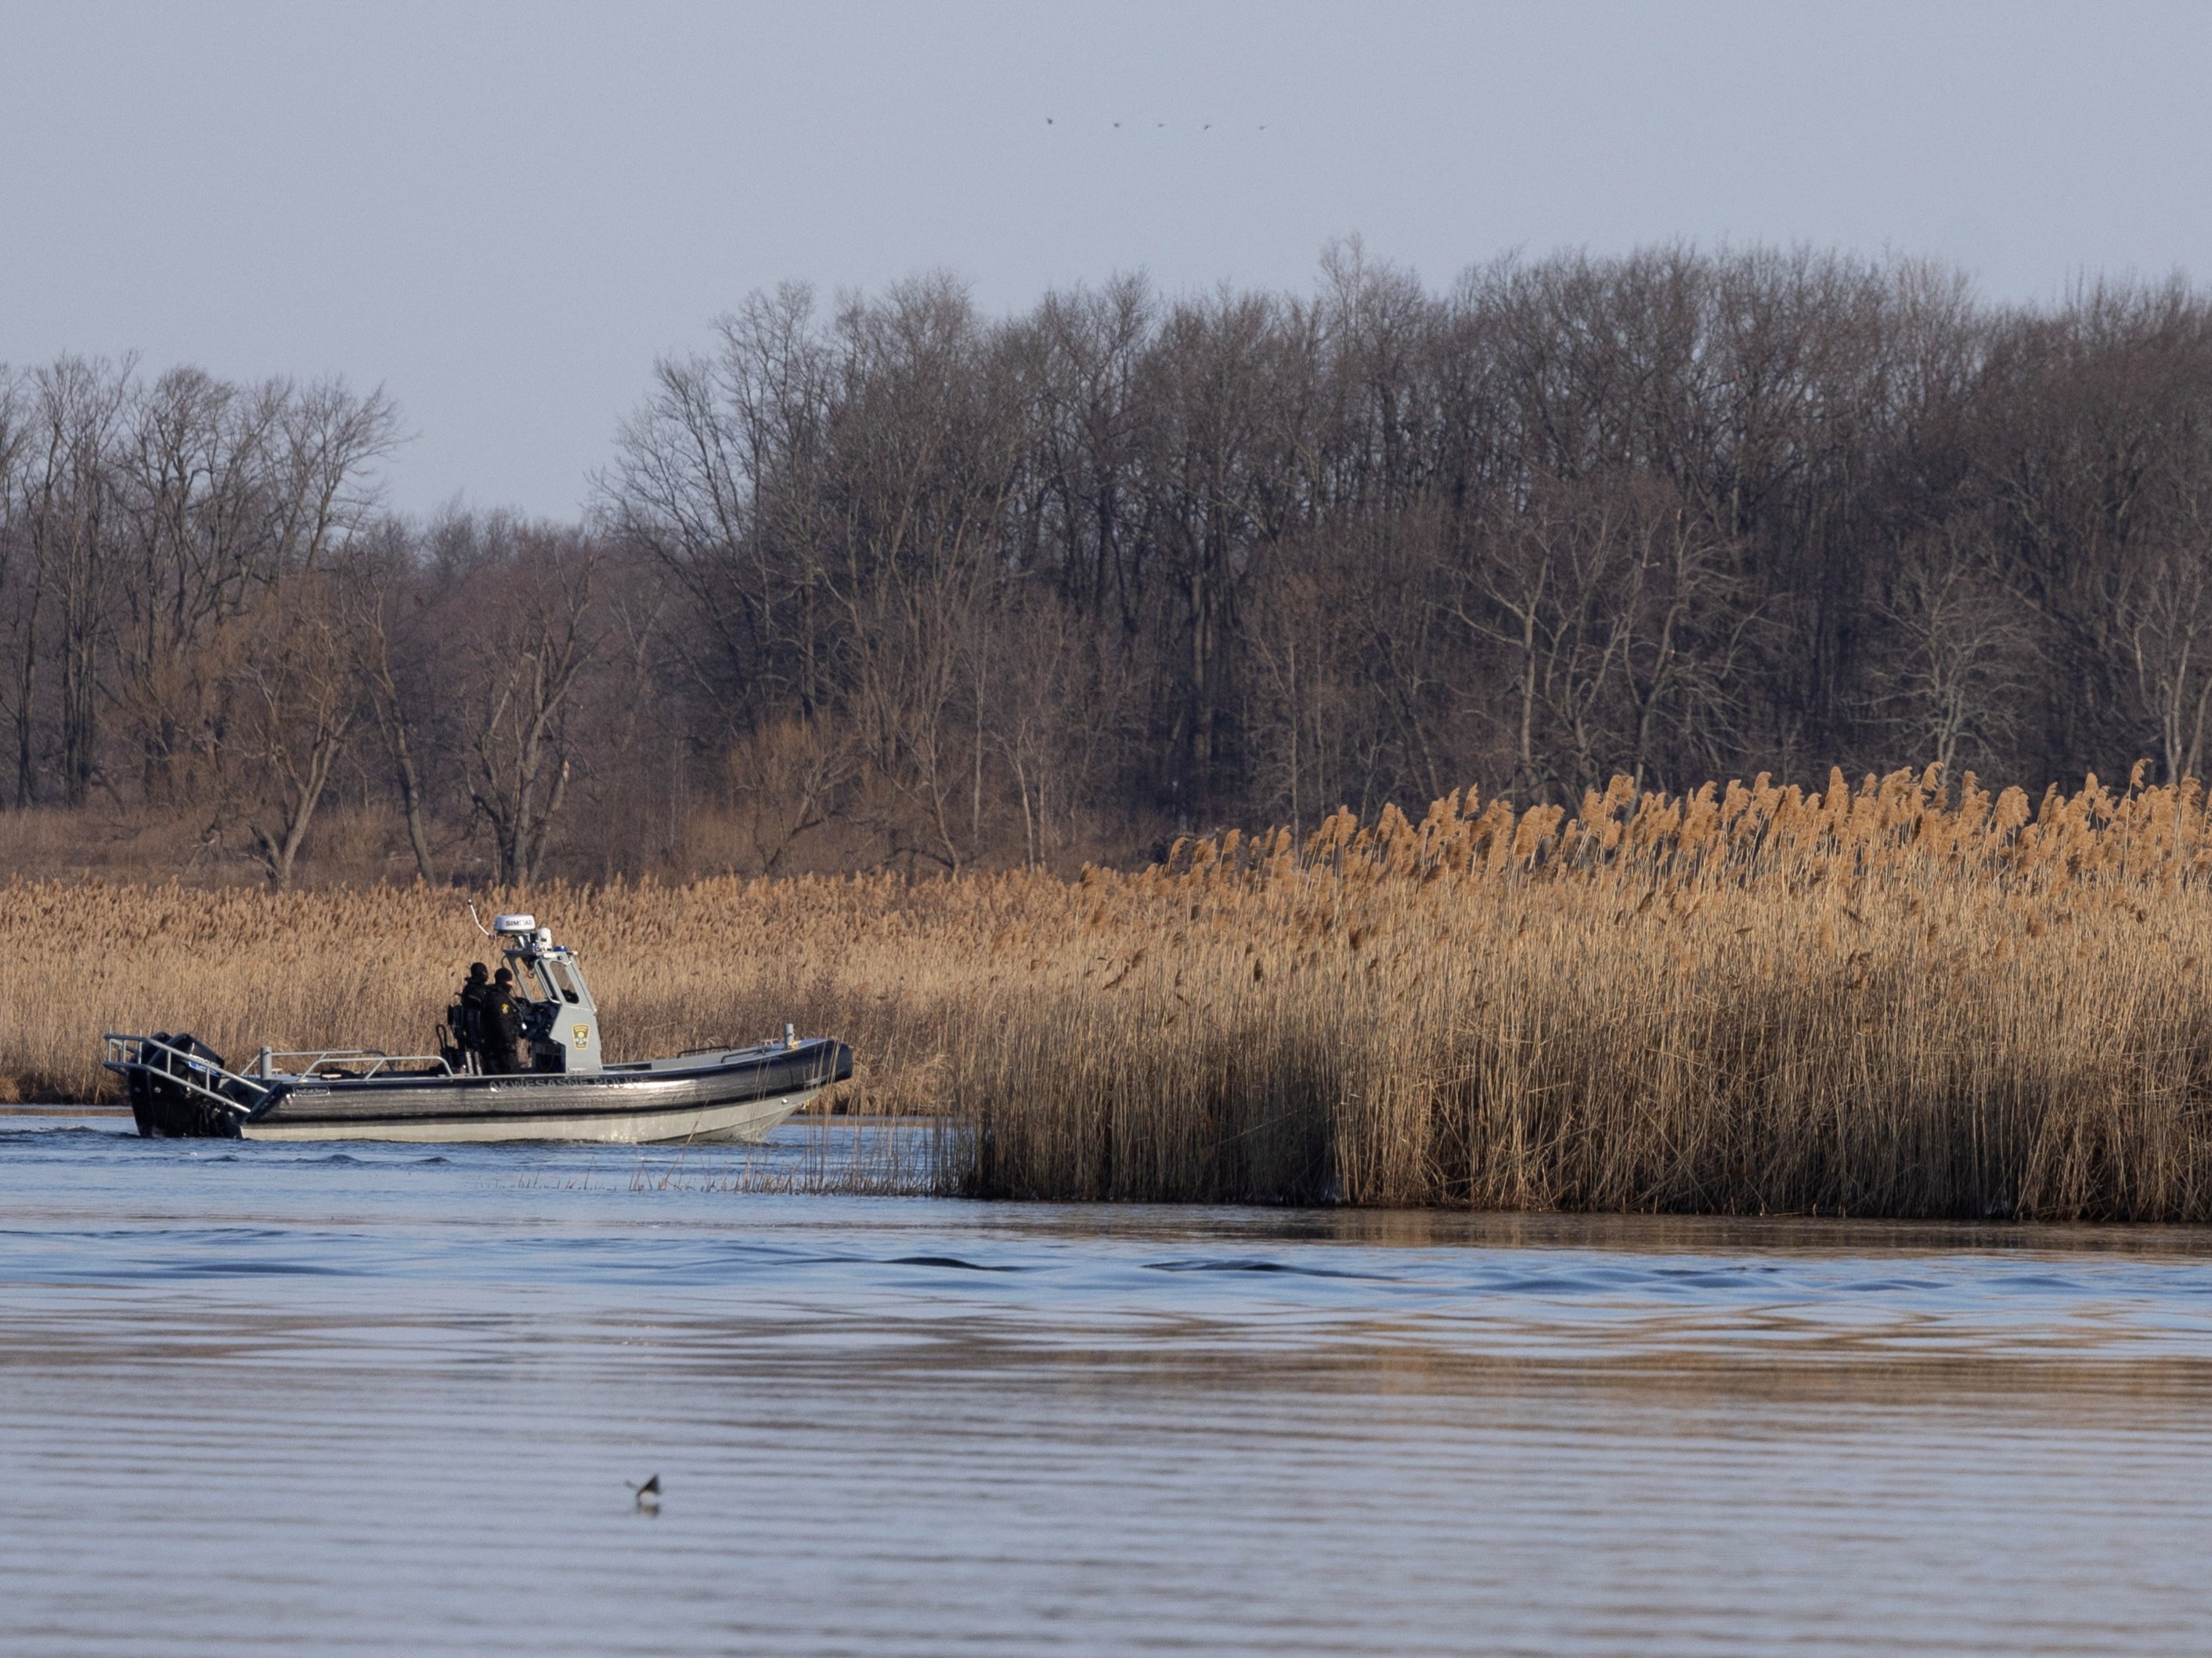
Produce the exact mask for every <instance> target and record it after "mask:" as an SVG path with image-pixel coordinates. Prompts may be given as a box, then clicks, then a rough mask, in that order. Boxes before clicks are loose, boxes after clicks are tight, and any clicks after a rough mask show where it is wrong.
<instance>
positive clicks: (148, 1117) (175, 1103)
mask: <svg viewBox="0 0 2212 1658" xmlns="http://www.w3.org/2000/svg"><path fill="white" fill-rule="evenodd" d="M157 1044H158V1045H157ZM138 1057H139V1059H140V1060H142V1061H143V1065H144V1066H146V1067H147V1068H146V1069H143V1070H134V1071H133V1072H131V1084H130V1090H131V1121H134V1122H136V1123H137V1125H138V1132H139V1133H140V1134H142V1135H143V1136H144V1137H146V1138H147V1139H156V1138H160V1139H210V1138H213V1139H237V1138H238V1121H239V1120H238V1114H236V1113H234V1112H230V1111H226V1110H224V1109H223V1108H222V1107H221V1106H219V1105H217V1104H216V1102H214V1101H212V1100H210V1099H207V1098H205V1097H204V1096H201V1095H199V1094H196V1093H194V1092H193V1091H192V1090H191V1089H188V1088H185V1087H184V1086H182V1085H181V1084H179V1083H178V1082H172V1081H170V1080H169V1078H172V1077H175V1078H189V1079H190V1080H191V1081H193V1082H196V1083H197V1084H199V1085H200V1086H202V1087H207V1086H209V1085H210V1084H212V1083H214V1082H215V1080H216V1078H218V1077H220V1076H221V1075H222V1072H223V1071H224V1069H225V1067H224V1066H223V1063H222V1055H220V1054H217V1053H216V1051H215V1050H214V1049H213V1048H210V1047H209V1046H208V1045H207V1044H206V1043H205V1042H201V1041H199V1040H198V1039H197V1037H195V1036H194V1035H192V1034H191V1032H190V1031H179V1033H178V1034H177V1035H173V1036H172V1035H167V1033H165V1032H162V1031H158V1030H157V1031H155V1033H154V1038H153V1041H152V1042H148V1043H146V1044H145V1045H144V1047H143V1048H142V1049H141V1050H140V1052H139V1055H138ZM192 1060H208V1061H210V1064H211V1065H212V1066H213V1070H212V1071H211V1072H195V1070H194V1068H193V1066H192V1063H191V1062H192Z"/></svg>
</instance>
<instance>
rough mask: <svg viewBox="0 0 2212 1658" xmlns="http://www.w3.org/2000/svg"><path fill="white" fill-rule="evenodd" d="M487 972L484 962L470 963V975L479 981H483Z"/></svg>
mask: <svg viewBox="0 0 2212 1658" xmlns="http://www.w3.org/2000/svg"><path fill="white" fill-rule="evenodd" d="M485 972H486V969H485V967H484V964H483V963H482V962H471V963H469V977H471V979H474V980H477V981H478V982H482V981H483V976H484V974H485Z"/></svg>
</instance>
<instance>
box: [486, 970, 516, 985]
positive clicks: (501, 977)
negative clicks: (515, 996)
mask: <svg viewBox="0 0 2212 1658" xmlns="http://www.w3.org/2000/svg"><path fill="white" fill-rule="evenodd" d="M491 976H492V978H493V979H494V980H495V981H496V982H498V983H500V984H503V985H511V984H513V982H514V975H513V974H512V973H509V972H508V971H507V969H505V968H501V969H500V970H499V971H498V972H496V973H495V974H493V975H491Z"/></svg>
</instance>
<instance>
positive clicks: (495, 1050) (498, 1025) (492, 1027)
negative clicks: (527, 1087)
mask: <svg viewBox="0 0 2212 1658" xmlns="http://www.w3.org/2000/svg"><path fill="white" fill-rule="evenodd" d="M483 1028H484V1049H483V1055H484V1058H483V1068H484V1071H485V1072H486V1073H487V1074H488V1075H490V1076H495V1077H496V1076H504V1075H507V1073H509V1072H513V1071H516V1070H519V1069H520V1066H517V1065H516V1064H515V1062H514V1043H515V1039H516V1038H517V1037H519V1036H520V1035H522V1008H521V1005H520V1004H519V1003H517V1002H516V1000H515V999H514V975H513V974H512V973H510V972H508V971H507V969H505V968H501V969H500V970H499V971H498V972H497V973H495V974H494V975H492V984H491V988H490V990H489V991H488V992H487V993H485V995H484V999H483Z"/></svg>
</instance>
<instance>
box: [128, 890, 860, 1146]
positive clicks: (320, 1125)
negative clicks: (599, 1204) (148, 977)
mask: <svg viewBox="0 0 2212 1658" xmlns="http://www.w3.org/2000/svg"><path fill="white" fill-rule="evenodd" d="M491 930H492V932H493V934H494V935H495V937H496V938H498V939H499V940H500V941H501V955H502V956H504V957H505V958H506V961H507V969H508V971H509V972H510V973H511V975H512V976H513V984H512V987H511V989H512V993H513V1005H514V1009H515V1011H516V1013H517V1014H518V1015H519V1023H520V1051H519V1052H516V1053H514V1054H513V1060H514V1064H515V1065H516V1066H517V1067H518V1068H515V1069H507V1068H504V1067H503V1066H502V1068H501V1069H499V1070H496V1071H494V1070H491V1069H489V1067H487V1066H485V1065H484V1064H483V1046H484V1044H483V1042H482V1041H481V1039H480V1038H479V1037H478V1036H477V1031H478V1030H479V1029H480V1025H479V1023H478V1018H477V1017H472V1016H471V1013H470V1012H468V1011H465V1010H464V1008H462V1007H456V1008H454V1009H453V1010H452V1011H450V1012H449V1013H448V1014H447V1029H448V1032H449V1033H450V1037H451V1039H450V1040H447V1038H446V1037H444V1036H441V1041H440V1043H439V1051H438V1052H437V1053H435V1054H412V1055H398V1056H395V1055H392V1054H381V1053H376V1052H374V1051H369V1050H365V1049H359V1048H330V1049H325V1050H321V1051H319V1052H309V1053H279V1052H276V1050H274V1049H271V1048H263V1049H262V1050H261V1051H260V1053H259V1054H258V1056H257V1057H256V1058H255V1059H254V1060H253V1061H252V1064H251V1065H250V1066H248V1067H247V1068H246V1069H245V1070H243V1071H234V1070H232V1069H231V1068H230V1067H229V1066H227V1065H226V1064H225V1063H224V1062H223V1060H222V1057H221V1056H220V1055H218V1054H216V1053H214V1052H213V1051H212V1050H211V1049H210V1048H207V1047H206V1046H205V1045H204V1043H201V1042H197V1041H195V1040H194V1039H193V1038H192V1037H191V1035H185V1034H179V1035H171V1034H169V1033H167V1032H166V1031H157V1032H155V1033H154V1034H153V1035H130V1034H126V1033H118V1032H115V1031H110V1032H108V1033H107V1035H106V1042H107V1055H106V1059H104V1060H102V1061H101V1063H102V1064H103V1065H104V1066H106V1068H107V1069H108V1070H110V1071H112V1072H117V1073H118V1075H120V1076H121V1077H122V1078H124V1079H125V1084H126V1086H127V1087H128V1089H129V1090H130V1096H131V1115H132V1116H133V1117H134V1118H135V1119H136V1120H137V1124H138V1132H139V1133H141V1134H145V1135H149V1136H151V1135H162V1136H213V1137H219V1138H222V1139H256V1140H368V1139H374V1140H418V1141H439V1142H453V1141H464V1140H467V1141H476V1140H600V1141H606V1142H611V1143H613V1144H617V1145H644V1144H650V1143H657V1142H664V1141H691V1140H757V1139H761V1138H762V1137H763V1136H764V1135H765V1134H767V1133H768V1132H769V1130H770V1129H772V1128H774V1127H775V1126H776V1125H777V1124H778V1123H780V1122H781V1121H783V1120H784V1119H785V1118H786V1117H787V1116H789V1115H790V1114H792V1113H793V1112H794V1111H796V1110H798V1109H799V1108H800V1107H801V1106H804V1105H805V1104H806V1103H807V1102H809V1101H811V1100H812V1099H813V1098H814V1096H816V1095H817V1094H818V1093H820V1092H821V1091H822V1090H823V1089H824V1088H827V1087H828V1086H829V1084H832V1083H835V1082H842V1081H843V1080H844V1079H845V1078H848V1077H849V1076H851V1075H852V1074H853V1050H852V1049H851V1048H848V1047H847V1046H846V1045H845V1044H844V1043H843V1042H835V1041H831V1040H829V1039H828V1038H825V1037H816V1038H811V1039H808V1040H801V1039H800V1038H799V1036H798V1035H796V1034H795V1033H794V1032H793V1029H792V1028H791V1027H790V1026H789V1025H786V1026H785V1027H784V1034H783V1035H782V1037H781V1039H780V1040H776V1041H772V1042H761V1043H757V1044H755V1045H753V1046H750V1047H728V1048H708V1049H703V1050H696V1051H693V1052H690V1053H685V1054H676V1055H674V1056H672V1057H671V1058H667V1059H659V1060H627V1061H623V1062H619V1063H613V1064H610V1063H608V1062H607V1061H605V1060H603V1059H602V1058H601V1057H600V1054H599V1007H598V1005H597V1004H596V1003H595V1002H594V1001H593V1000H592V992H591V987H590V986H589V985H587V984H586V982H585V980H584V973H583V969H582V966H581V965H580V963H578V962H577V960H576V957H575V952H574V950H570V949H569V948H568V946H566V945H565V944H555V943H554V942H553V933H552V930H551V929H550V928H549V927H542V926H538V921H537V918H536V917H535V916H532V915H501V916H499V917H497V918H495V920H494V921H493V923H492V929H491ZM495 1063H496V1061H495Z"/></svg>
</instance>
